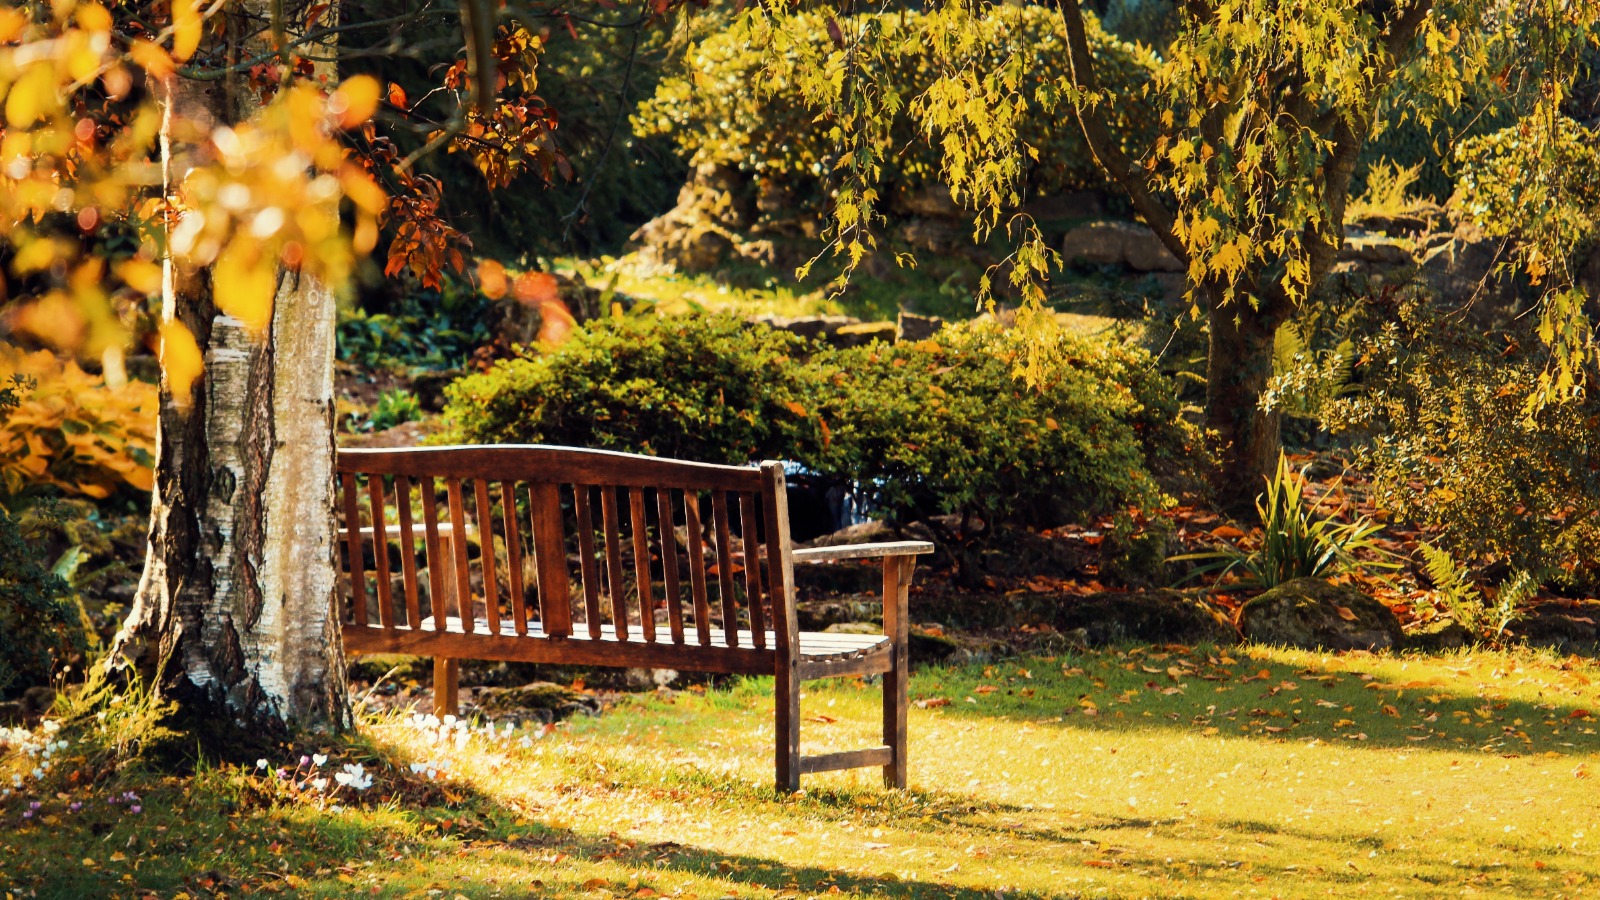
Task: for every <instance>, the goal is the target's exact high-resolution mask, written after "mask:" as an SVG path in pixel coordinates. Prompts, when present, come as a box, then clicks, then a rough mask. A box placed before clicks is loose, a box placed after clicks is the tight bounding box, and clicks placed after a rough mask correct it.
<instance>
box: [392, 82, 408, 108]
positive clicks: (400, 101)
mask: <svg viewBox="0 0 1600 900" xmlns="http://www.w3.org/2000/svg"><path fill="white" fill-rule="evenodd" d="M389 103H390V104H391V105H394V106H398V107H400V108H401V109H405V108H406V89H405V88H403V87H401V86H400V85H398V84H395V83H394V82H392V81H391V82H389Z"/></svg>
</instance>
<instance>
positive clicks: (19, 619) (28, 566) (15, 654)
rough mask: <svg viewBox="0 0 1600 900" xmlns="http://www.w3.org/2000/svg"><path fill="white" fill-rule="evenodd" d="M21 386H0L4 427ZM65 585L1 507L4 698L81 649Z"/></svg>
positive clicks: (45, 678) (0, 670)
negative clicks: (66, 596)
mask: <svg viewBox="0 0 1600 900" xmlns="http://www.w3.org/2000/svg"><path fill="white" fill-rule="evenodd" d="M19 387H21V383H20V382H12V383H11V384H7V385H4V386H0V423H3V422H4V421H5V420H6V419H7V418H8V417H9V416H10V414H11V413H12V412H13V411H14V410H15V409H16V408H17V406H18V404H19V402H20V400H19V397H18V390H17V389H18V388H19ZM67 592H68V587H67V584H66V582H64V581H62V580H61V579H60V578H59V577H57V576H56V575H55V574H54V573H53V572H51V571H50V570H49V569H47V568H46V567H45V566H44V563H43V562H42V560H41V558H40V555H39V553H38V548H37V546H35V545H34V544H33V542H32V541H30V540H29V539H28V536H27V535H24V534H23V531H22V528H21V526H20V525H18V523H17V520H16V519H14V518H12V517H11V514H10V513H9V512H7V511H6V510H5V508H4V507H0V697H4V696H6V694H7V692H8V691H11V690H13V689H14V688H18V687H27V686H31V685H35V684H45V683H48V682H49V680H50V676H51V674H52V673H53V671H54V668H55V664H56V663H57V662H58V661H60V660H61V659H62V658H63V657H64V656H65V655H66V654H67V653H68V652H70V651H72V650H74V649H79V648H81V646H82V641H83V635H82V632H81V630H80V629H79V628H78V627H77V626H78V614H77V611H76V610H75V609H74V608H73V606H72V605H71V604H70V603H68V602H67V600H66V599H65V595H66V594H67Z"/></svg>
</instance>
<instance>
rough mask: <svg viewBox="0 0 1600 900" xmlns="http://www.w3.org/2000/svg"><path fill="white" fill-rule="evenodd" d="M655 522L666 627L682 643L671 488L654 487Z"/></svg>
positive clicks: (681, 603)
mask: <svg viewBox="0 0 1600 900" xmlns="http://www.w3.org/2000/svg"><path fill="white" fill-rule="evenodd" d="M656 524H657V525H658V526H660V528H661V580H662V583H663V584H664V585H665V586H666V587H665V589H666V592H667V627H669V628H671V629H672V642H673V643H674V644H679V645H681V644H682V643H683V596H682V594H681V592H680V589H679V586H678V538H677V535H675V534H673V533H672V531H673V529H672V489H671V488H657V489H656Z"/></svg>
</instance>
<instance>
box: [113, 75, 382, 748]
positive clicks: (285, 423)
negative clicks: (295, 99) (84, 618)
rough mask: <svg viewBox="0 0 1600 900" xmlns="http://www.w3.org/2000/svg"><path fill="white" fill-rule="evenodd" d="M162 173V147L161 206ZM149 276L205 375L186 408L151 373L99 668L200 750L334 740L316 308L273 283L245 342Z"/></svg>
mask: <svg viewBox="0 0 1600 900" xmlns="http://www.w3.org/2000/svg"><path fill="white" fill-rule="evenodd" d="M243 106H244V104H241V103H236V102H234V101H233V100H232V98H231V97H230V96H229V92H228V91H227V89H226V87H225V86H222V85H217V84H215V83H213V84H212V85H211V86H210V87H205V86H202V85H199V84H196V83H193V82H184V81H182V80H181V79H178V80H176V81H175V82H174V83H173V84H172V85H170V87H169V89H168V94H167V97H166V104H165V110H164V112H165V115H166V117H167V119H168V121H169V122H170V118H171V116H173V115H175V114H176V115H182V116H185V117H196V116H198V117H202V118H209V119H211V120H212V121H214V122H222V123H227V122H233V121H238V120H239V119H240V118H242V117H243V116H244V115H247V114H248V113H249V109H247V108H242V107H243ZM179 159H180V156H179V154H177V153H176V152H175V148H174V147H173V146H172V145H171V142H170V140H169V139H168V137H167V132H166V131H164V132H163V139H162V163H163V172H164V182H165V184H164V188H165V190H166V191H167V192H168V195H169V196H170V195H171V194H172V193H173V192H174V191H175V189H176V186H177V184H178V183H179V182H180V181H181V179H182V176H183V173H182V172H181V171H179V170H178V166H179ZM165 269H166V270H165V277H164V284H163V291H162V295H163V296H162V301H163V316H164V317H176V318H177V319H179V320H181V321H182V322H183V323H184V324H185V325H186V326H188V328H189V329H190V331H191V332H192V333H193V334H194V336H195V339H196V341H197V343H198V344H199V345H200V348H201V351H202V353H203V354H204V359H205V371H204V374H203V375H202V376H201V378H200V379H199V380H197V381H196V383H195V386H194V388H193V398H192V403H191V404H189V408H188V409H187V410H185V409H182V408H181V407H180V404H179V403H178V402H176V400H177V398H175V397H174V396H173V392H172V386H171V385H170V384H169V383H168V382H167V380H166V378H165V375H163V379H162V384H161V410H160V420H159V427H158V433H157V450H156V457H157V460H156V487H155V494H154V497H153V499H152V503H151V514H150V532H149V544H148V548H147V556H146V563H145V571H144V575H143V578H142V579H141V581H140V585H139V592H138V594H137V596H136V598H135V601H134V605H133V608H132V610H131V611H130V613H129V616H128V619H127V621H126V622H125V623H124V625H123V628H122V631H121V632H120V633H119V635H118V637H117V641H116V644H115V648H114V652H113V654H112V661H113V664H114V665H117V666H126V667H130V668H132V669H133V670H134V671H136V672H138V673H139V674H140V676H141V678H142V679H143V680H144V681H145V683H146V684H149V685H152V686H153V687H155V688H156V689H157V690H158V691H159V692H160V693H161V695H162V696H163V697H164V698H166V699H169V700H172V701H175V702H176V703H177V704H178V707H179V716H178V719H179V721H180V723H181V724H182V725H183V726H184V727H185V729H186V730H189V731H191V732H196V733H198V735H199V737H200V738H201V741H202V745H204V744H206V743H217V744H219V745H220V746H221V747H222V748H226V747H227V746H228V745H229V744H230V743H237V740H238V738H239V737H240V736H249V737H252V738H256V739H272V738H275V737H280V736H283V735H285V734H287V732H288V731H289V730H290V729H291V728H308V729H313V730H335V729H339V728H343V727H345V726H347V725H348V724H349V723H350V706H349V698H348V695H347V692H346V688H345V678H344V661H343V653H342V650H341V646H340V642H339V633H338V625H337V621H336V620H335V618H334V605H335V576H336V570H335V565H336V558H335V534H334V532H335V528H336V523H335V518H334V486H333V460H334V439H333V358H334V323H335V307H334V297H333V294H332V292H331V291H330V290H329V289H328V288H327V287H325V286H324V285H321V284H318V283H316V282H314V281H313V280H312V279H310V278H302V277H299V276H297V275H295V274H294V273H290V272H280V276H279V284H278V290H277V293H276V298H275V303H274V307H273V312H272V320H271V324H270V326H269V329H268V332H267V333H266V334H265V335H251V334H249V333H247V331H246V329H245V328H244V325H243V323H242V322H240V321H239V320H237V319H234V318H231V317H229V316H226V315H223V314H221V313H220V312H219V311H218V309H217V307H216V305H215V303H214V302H213V293H212V292H213V290H226V289H227V288H226V286H225V285H213V284H212V283H211V280H210V277H209V273H208V272H206V271H203V270H202V271H193V270H185V269H184V267H182V266H180V265H175V264H174V263H173V262H172V261H171V260H170V259H169V260H168V261H167V262H166V263H165ZM208 739H209V740H208ZM258 742H259V740H257V741H247V742H246V743H247V744H248V743H258Z"/></svg>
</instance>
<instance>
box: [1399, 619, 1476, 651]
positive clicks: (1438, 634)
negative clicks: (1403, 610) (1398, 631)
mask: <svg viewBox="0 0 1600 900" xmlns="http://www.w3.org/2000/svg"><path fill="white" fill-rule="evenodd" d="M1476 642H1477V638H1476V637H1475V636H1474V635H1473V633H1472V632H1470V631H1468V630H1467V629H1466V628H1465V627H1463V626H1462V625H1460V624H1459V623H1456V622H1451V621H1447V620H1445V621H1441V620H1435V621H1432V622H1429V623H1428V624H1426V625H1423V626H1422V627H1421V628H1418V629H1416V630H1415V631H1411V632H1407V634H1406V636H1405V644H1404V646H1405V648H1406V649H1407V650H1421V651H1424V652H1426V653H1438V652H1441V651H1444V650H1460V649H1461V648H1463V647H1470V646H1472V645H1473V644H1474V643H1476Z"/></svg>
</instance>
